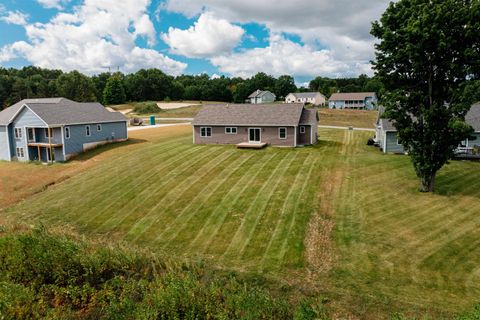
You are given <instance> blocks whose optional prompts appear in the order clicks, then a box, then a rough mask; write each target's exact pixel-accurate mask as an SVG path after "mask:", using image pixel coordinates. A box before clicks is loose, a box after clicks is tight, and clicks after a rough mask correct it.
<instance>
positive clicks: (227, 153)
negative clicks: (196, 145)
mask: <svg viewBox="0 0 480 320" xmlns="http://www.w3.org/2000/svg"><path fill="white" fill-rule="evenodd" d="M234 155H235V152H234V151H232V150H223V151H222V152H221V153H220V154H219V155H216V156H215V157H214V158H212V159H210V160H208V161H207V162H205V163H203V165H202V166H201V167H200V170H199V171H202V170H201V169H204V168H205V169H206V170H204V171H205V172H204V173H203V174H201V175H199V176H198V177H196V178H193V179H192V176H190V177H188V178H187V179H185V180H183V181H182V182H181V183H179V184H177V185H176V186H175V187H174V188H173V189H171V190H170V191H169V192H168V193H167V194H166V195H165V196H164V197H163V198H162V199H161V200H160V201H159V202H158V203H157V204H156V205H155V206H153V207H152V208H151V209H150V210H148V211H147V213H146V214H145V215H144V216H143V217H142V218H141V219H139V220H137V222H136V223H135V224H134V225H133V226H132V227H131V228H130V230H129V231H128V232H127V234H126V237H129V238H130V239H131V240H132V241H133V242H135V241H137V240H138V238H139V237H140V236H141V235H142V234H143V232H144V231H145V230H146V229H148V228H149V227H150V226H151V225H152V224H153V223H154V221H155V219H154V218H152V217H151V215H152V214H153V213H155V212H156V210H157V209H158V208H161V206H162V205H163V204H164V201H166V200H170V201H172V202H173V203H174V202H175V201H176V200H177V199H179V198H180V197H181V196H182V194H183V192H184V191H185V190H186V189H187V188H188V186H189V185H190V184H192V183H195V182H197V181H199V180H201V179H202V178H204V177H205V176H206V175H208V174H209V173H210V171H211V170H212V167H213V168H214V167H215V166H217V165H218V164H220V163H222V162H223V161H225V160H226V159H228V158H230V157H231V156H234ZM172 195H175V196H174V197H173V199H168V198H169V197H170V196H172ZM160 214H161V213H160ZM133 235H135V236H134V237H133V238H131V237H132V236H133Z"/></svg>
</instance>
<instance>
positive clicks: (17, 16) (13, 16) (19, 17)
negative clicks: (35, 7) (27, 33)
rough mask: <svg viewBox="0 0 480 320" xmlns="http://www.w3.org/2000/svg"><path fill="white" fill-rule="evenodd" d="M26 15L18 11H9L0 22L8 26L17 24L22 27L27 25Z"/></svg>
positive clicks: (0, 18)
mask: <svg viewBox="0 0 480 320" xmlns="http://www.w3.org/2000/svg"><path fill="white" fill-rule="evenodd" d="M27 19H28V15H27V14H24V13H22V12H20V11H9V12H7V14H6V15H4V16H2V17H0V20H1V21H5V22H6V23H9V24H18V25H20V26H24V25H26V24H27Z"/></svg>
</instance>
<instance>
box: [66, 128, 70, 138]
mask: <svg viewBox="0 0 480 320" xmlns="http://www.w3.org/2000/svg"><path fill="white" fill-rule="evenodd" d="M65 139H70V127H65Z"/></svg>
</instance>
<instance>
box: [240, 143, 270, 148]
mask: <svg viewBox="0 0 480 320" xmlns="http://www.w3.org/2000/svg"><path fill="white" fill-rule="evenodd" d="M266 146H267V144H266V143H250V142H242V143H239V144H237V148H238V149H263V148H265V147H266Z"/></svg>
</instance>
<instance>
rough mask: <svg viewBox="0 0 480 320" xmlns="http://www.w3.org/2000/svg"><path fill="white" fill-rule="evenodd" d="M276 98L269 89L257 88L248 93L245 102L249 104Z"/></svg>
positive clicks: (270, 100) (271, 101)
mask: <svg viewBox="0 0 480 320" xmlns="http://www.w3.org/2000/svg"><path fill="white" fill-rule="evenodd" d="M276 98H277V97H276V96H275V95H274V94H273V93H271V92H270V91H262V90H257V91H255V92H253V93H252V94H251V95H249V96H248V98H247V100H246V101H245V102H246V103H251V104H261V103H273V102H275V99H276Z"/></svg>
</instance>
